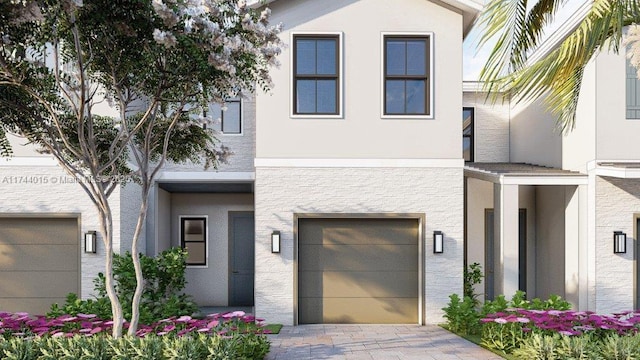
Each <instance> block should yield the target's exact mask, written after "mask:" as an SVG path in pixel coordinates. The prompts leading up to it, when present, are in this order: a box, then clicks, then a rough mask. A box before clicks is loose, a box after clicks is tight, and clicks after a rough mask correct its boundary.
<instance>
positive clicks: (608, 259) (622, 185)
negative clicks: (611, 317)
mask: <svg viewBox="0 0 640 360" xmlns="http://www.w3.org/2000/svg"><path fill="white" fill-rule="evenodd" d="M595 186H596V218H597V219H598V221H597V224H596V227H595V235H596V237H595V266H596V269H595V270H596V273H595V276H596V279H595V281H596V288H595V297H596V299H595V306H596V308H595V309H594V310H595V311H597V312H600V313H611V312H616V311H623V310H631V309H632V308H633V300H634V299H633V298H634V276H633V256H634V251H633V244H634V243H635V241H634V238H635V234H634V233H633V231H634V221H635V220H634V219H635V218H634V217H635V215H636V214H640V181H638V179H617V178H609V177H597V178H596V185H595ZM617 230H619V231H623V232H625V233H626V234H627V253H626V254H614V253H613V232H614V231H617Z"/></svg>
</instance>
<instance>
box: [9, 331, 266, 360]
mask: <svg viewBox="0 0 640 360" xmlns="http://www.w3.org/2000/svg"><path fill="white" fill-rule="evenodd" d="M268 352H269V341H268V340H267V338H266V336H264V335H256V334H237V335H233V336H219V335H196V336H182V337H175V336H163V337H158V336H153V335H150V336H147V337H144V338H137V337H125V338H121V339H117V340H114V339H113V338H111V337H108V336H91V337H88V336H81V335H76V336H73V337H33V338H28V339H21V338H10V339H7V340H0V358H2V359H15V360H30V359H37V360H72V359H73V360H75V359H92V360H100V359H104V360H111V359H116V360H130V359H132V360H147V359H148V360H163V359H167V360H169V359H170V360H181V359H184V360H192V359H193V360H195V359H211V360H218V359H220V360H222V359H234V360H236V359H239V360H240V359H247V360H248V359H263V358H264V357H265V356H266V355H267V353H268Z"/></svg>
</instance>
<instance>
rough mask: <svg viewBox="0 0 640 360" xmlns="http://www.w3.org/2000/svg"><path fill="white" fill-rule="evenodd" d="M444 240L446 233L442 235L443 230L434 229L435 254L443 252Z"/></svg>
mask: <svg viewBox="0 0 640 360" xmlns="http://www.w3.org/2000/svg"><path fill="white" fill-rule="evenodd" d="M443 240H444V235H442V231H437V230H436V231H434V232H433V253H434V254H442V252H443V245H444V244H443Z"/></svg>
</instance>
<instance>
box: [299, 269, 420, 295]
mask: <svg viewBox="0 0 640 360" xmlns="http://www.w3.org/2000/svg"><path fill="white" fill-rule="evenodd" d="M299 283H300V286H299V290H298V291H299V292H300V293H301V294H304V295H305V296H306V297H323V296H324V297H353V298H366V297H398V298H414V299H417V298H418V287H417V286H416V284H418V273H417V272H416V271H406V272H398V271H394V272H382V273H378V272H363V271H350V272H333V271H325V272H323V271H305V272H301V273H300V274H299Z"/></svg>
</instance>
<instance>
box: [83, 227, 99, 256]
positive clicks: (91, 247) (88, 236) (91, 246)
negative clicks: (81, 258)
mask: <svg viewBox="0 0 640 360" xmlns="http://www.w3.org/2000/svg"><path fill="white" fill-rule="evenodd" d="M96 237H97V236H96V232H95V231H87V232H86V233H85V234H84V252H86V253H91V254H95V253H96Z"/></svg>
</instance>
